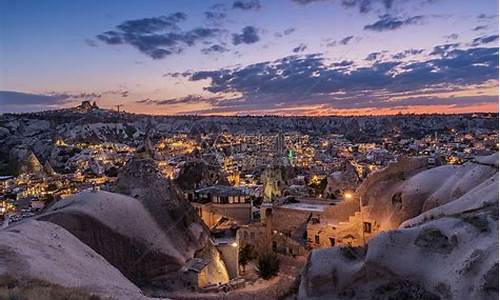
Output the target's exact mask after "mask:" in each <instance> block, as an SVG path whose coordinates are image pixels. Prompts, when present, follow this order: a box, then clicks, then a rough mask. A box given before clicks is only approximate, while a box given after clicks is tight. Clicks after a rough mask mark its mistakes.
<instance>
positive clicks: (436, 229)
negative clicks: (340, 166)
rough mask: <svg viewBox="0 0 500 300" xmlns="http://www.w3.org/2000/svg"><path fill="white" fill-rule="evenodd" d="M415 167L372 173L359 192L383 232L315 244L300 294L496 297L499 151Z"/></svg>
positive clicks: (327, 296)
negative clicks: (352, 241)
mask: <svg viewBox="0 0 500 300" xmlns="http://www.w3.org/2000/svg"><path fill="white" fill-rule="evenodd" d="M417 169H418V168H416V169H415V170H416V172H414V174H407V173H405V174H404V176H403V177H402V178H400V179H399V180H396V179H394V178H392V176H384V175H383V174H379V175H377V176H379V177H380V180H373V179H372V180H371V181H372V182H371V183H370V186H369V187H367V188H366V189H365V190H364V191H363V192H362V193H361V196H363V195H365V197H364V198H363V197H362V198H361V199H362V200H364V203H363V204H364V205H365V206H366V205H372V206H374V207H375V206H377V209H374V210H372V214H371V215H370V216H369V217H370V220H371V221H372V222H378V224H380V227H381V228H382V231H383V232H381V233H379V234H378V235H376V236H375V237H373V238H372V239H371V240H370V241H369V242H368V245H367V247H359V248H349V247H344V248H340V247H334V248H328V249H321V250H315V251H313V252H312V253H311V255H310V257H309V260H308V263H307V266H306V268H305V270H304V273H303V277H302V281H301V284H300V289H299V298H300V299H498V184H499V182H498V155H494V156H491V157H486V158H479V159H477V160H476V161H475V162H471V163H469V164H466V165H463V166H443V167H438V168H434V169H430V170H425V171H423V170H420V169H418V170H417ZM382 172H384V171H382ZM396 173H397V172H396ZM396 173H394V174H396ZM401 174H402V173H400V174H399V175H401ZM383 184H384V185H385V187H384V188H383V189H382V185H383ZM365 185H366V184H365ZM395 193H396V194H397V195H399V196H397V197H396V201H393V200H394V198H393V196H392V195H394V194H395ZM393 205H394V206H395V207H394V206H393ZM391 206H393V207H391ZM402 222H404V223H402ZM401 223H402V224H401ZM400 224H401V225H400ZM391 226H400V227H399V228H397V229H395V230H388V229H385V228H389V229H390V228H391ZM392 228H394V227H392Z"/></svg>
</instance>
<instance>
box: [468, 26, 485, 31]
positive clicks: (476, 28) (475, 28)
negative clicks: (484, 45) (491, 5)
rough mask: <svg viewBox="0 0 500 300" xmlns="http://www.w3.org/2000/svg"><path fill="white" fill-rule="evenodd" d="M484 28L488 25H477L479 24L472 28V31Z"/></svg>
mask: <svg viewBox="0 0 500 300" xmlns="http://www.w3.org/2000/svg"><path fill="white" fill-rule="evenodd" d="M486 28H488V26H486V25H479V26H476V27H474V28H472V31H479V30H484V29H486Z"/></svg>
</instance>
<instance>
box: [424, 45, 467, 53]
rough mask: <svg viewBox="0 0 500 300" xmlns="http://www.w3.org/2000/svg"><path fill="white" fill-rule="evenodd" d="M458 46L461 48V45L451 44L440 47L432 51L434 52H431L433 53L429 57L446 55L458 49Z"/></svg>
mask: <svg viewBox="0 0 500 300" xmlns="http://www.w3.org/2000/svg"><path fill="white" fill-rule="evenodd" d="M458 46H460V43H450V44H444V45H438V46H435V47H434V48H433V49H432V51H431V53H429V55H445V54H447V53H448V52H449V51H451V50H453V49H456V48H457V47H458Z"/></svg>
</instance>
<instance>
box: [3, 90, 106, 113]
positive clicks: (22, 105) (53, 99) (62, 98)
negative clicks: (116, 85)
mask: <svg viewBox="0 0 500 300" xmlns="http://www.w3.org/2000/svg"><path fill="white" fill-rule="evenodd" d="M100 97H101V94H97V93H79V94H72V93H59V92H49V93H44V94H39V93H26V92H17V91H0V112H27V111H40V110H45V109H50V108H58V107H62V106H64V105H66V104H69V103H72V102H78V101H82V100H94V99H95V98H100Z"/></svg>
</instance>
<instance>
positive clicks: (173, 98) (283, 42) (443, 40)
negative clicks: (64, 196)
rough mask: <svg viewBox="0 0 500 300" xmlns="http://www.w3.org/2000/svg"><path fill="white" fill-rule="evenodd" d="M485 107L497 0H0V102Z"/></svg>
mask: <svg viewBox="0 0 500 300" xmlns="http://www.w3.org/2000/svg"><path fill="white" fill-rule="evenodd" d="M85 99H88V100H95V101H97V103H98V104H99V105H101V106H103V107H112V106H113V105H116V104H125V109H126V110H127V111H131V112H141V113H153V114H179V113H181V114H184V113H198V114H382V113H397V112H418V113H432V112H466V111H498V1H496V0H479V1H468V0H462V1H459V0H272V1H270V0H267V1H264V0H232V1H186V0H184V1H169V0H154V1H153V0H148V1H138V0H135V1H132V0H129V1H110V0H108V1H88V0H86V1H76V0H75V1H55V0H45V1H25V0H19V1H0V112H11V111H13V112H18V111H38V110H44V109H53V108H59V107H67V106H72V105H74V104H75V103H77V102H79V101H81V100H85Z"/></svg>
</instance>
